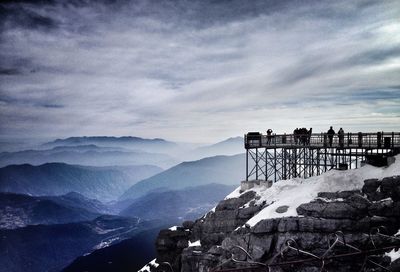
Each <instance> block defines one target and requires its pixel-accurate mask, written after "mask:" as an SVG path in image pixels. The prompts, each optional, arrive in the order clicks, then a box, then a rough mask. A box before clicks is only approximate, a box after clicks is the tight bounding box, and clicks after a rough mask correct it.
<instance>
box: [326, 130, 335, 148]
mask: <svg viewBox="0 0 400 272" xmlns="http://www.w3.org/2000/svg"><path fill="white" fill-rule="evenodd" d="M326 134H328V139H329V147H332V143H333V136H334V135H335V131H334V130H333V127H332V126H331V128H330V129H329V130H328V132H327V133H326Z"/></svg>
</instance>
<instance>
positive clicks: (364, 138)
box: [244, 132, 400, 182]
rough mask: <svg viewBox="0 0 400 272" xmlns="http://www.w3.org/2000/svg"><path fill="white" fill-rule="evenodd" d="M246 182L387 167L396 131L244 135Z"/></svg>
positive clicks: (398, 143) (397, 146) (398, 136)
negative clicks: (364, 167)
mask: <svg viewBox="0 0 400 272" xmlns="http://www.w3.org/2000/svg"><path fill="white" fill-rule="evenodd" d="M244 147H245V149H246V181H249V180H255V181H259V180H261V181H262V180H264V181H273V182H276V181H278V180H281V179H289V178H294V177H301V178H308V177H311V176H315V175H320V174H322V173H324V172H326V171H328V170H330V169H339V170H346V169H352V168H358V167H360V166H362V165H363V164H364V163H370V164H373V165H376V166H383V165H388V164H390V162H391V157H393V156H394V155H397V154H399V153H400V132H375V133H364V132H357V133H350V132H349V133H344V134H341V135H338V134H335V135H332V136H330V135H328V133H313V134H271V135H265V134H261V133H259V132H249V133H247V134H246V135H244Z"/></svg>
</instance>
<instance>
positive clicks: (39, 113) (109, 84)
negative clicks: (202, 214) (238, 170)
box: [0, 0, 400, 142]
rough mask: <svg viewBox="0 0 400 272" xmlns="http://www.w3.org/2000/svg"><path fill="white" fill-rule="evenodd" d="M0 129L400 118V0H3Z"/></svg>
mask: <svg viewBox="0 0 400 272" xmlns="http://www.w3.org/2000/svg"><path fill="white" fill-rule="evenodd" d="M0 18H1V19H0V138H2V139H13V138H24V137H33V138H65V137H69V136H83V135H87V136H90V135H92V136H93V135H110V136H111V135H114V136H122V135H134V136H140V137H146V138H155V137H160V138H165V139H168V140H174V141H185V142H213V141H218V140H222V139H224V138H227V137H232V136H237V135H243V134H244V133H246V132H247V131H262V132H265V131H266V130H267V129H268V128H271V129H273V131H274V132H276V133H283V132H287V133H290V132H292V131H293V129H295V128H296V127H307V128H309V127H312V128H313V132H321V131H326V130H327V129H328V128H329V126H330V125H333V126H334V128H335V129H339V127H343V128H344V130H345V131H346V132H349V131H353V132H358V131H363V132H374V131H378V130H383V131H400V2H399V1H397V0H394V1H390V0H385V1H349V0H343V1H341V0H338V1H306V0H297V1H295V0H293V1H286V0H274V1H272V0H263V1H261V0H248V1H246V0H133V1H128V0H120V1H112V0H101V1H94V0H73V1H56V0H54V1H51V0H47V1H46V0H41V1H15V2H14V1H3V2H2V4H0Z"/></svg>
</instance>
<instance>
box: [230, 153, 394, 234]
mask: <svg viewBox="0 0 400 272" xmlns="http://www.w3.org/2000/svg"><path fill="white" fill-rule="evenodd" d="M394 175H400V155H398V156H396V161H395V163H393V164H392V165H390V166H389V167H386V168H378V167H374V166H371V165H365V166H363V167H361V168H358V169H352V170H347V171H339V170H331V171H328V172H326V173H324V174H322V175H320V176H315V177H310V178H308V179H302V178H293V179H290V180H281V181H279V182H277V183H275V184H273V185H272V186H271V187H270V188H266V187H265V186H254V187H253V188H252V189H250V190H248V191H254V192H255V193H256V194H257V197H256V199H257V200H256V205H262V204H264V205H266V207H265V208H264V209H262V210H261V211H260V212H259V213H258V214H256V215H255V216H253V217H252V218H250V219H249V220H248V221H247V223H246V224H247V225H248V226H250V227H252V226H255V225H256V224H257V223H258V222H259V221H261V220H263V219H268V218H281V217H288V216H298V214H297V211H296V208H297V207H298V206H300V205H301V204H302V203H308V202H310V201H312V200H313V199H315V198H317V197H318V192H337V191H346V190H348V191H352V190H356V189H358V190H359V189H361V188H362V186H363V185H364V180H366V179H371V178H377V179H382V178H384V177H388V176H394ZM246 192H247V191H246ZM240 195H241V193H240V187H239V188H237V189H236V190H235V191H233V192H232V193H231V194H230V195H228V196H227V197H226V199H229V198H234V197H238V196H240ZM282 206H287V207H288V208H287V210H286V212H283V213H282V212H281V211H282V210H281V209H279V208H280V207H282ZM277 210H278V212H277Z"/></svg>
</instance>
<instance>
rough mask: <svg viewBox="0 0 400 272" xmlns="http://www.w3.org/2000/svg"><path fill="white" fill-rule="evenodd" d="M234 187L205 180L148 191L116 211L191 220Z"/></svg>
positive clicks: (149, 216)
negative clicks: (195, 185)
mask: <svg viewBox="0 0 400 272" xmlns="http://www.w3.org/2000/svg"><path fill="white" fill-rule="evenodd" d="M235 187H236V186H234V185H222V184H207V185H201V186H197V187H189V188H185V189H182V190H172V191H165V192H151V193H148V194H146V195H144V196H142V197H139V198H137V199H135V200H134V201H133V202H131V204H130V205H129V206H128V207H127V208H125V209H124V210H122V211H121V212H120V215H122V216H131V217H132V216H134V217H139V218H142V219H145V220H155V219H160V220H163V221H174V222H182V221H185V220H193V219H195V218H196V217H198V216H200V215H202V214H205V213H206V212H208V211H209V210H211V209H212V208H213V207H214V206H215V205H216V204H217V202H218V201H219V200H220V199H221V198H224V197H225V196H226V195H227V194H229V193H230V192H231V191H233V189H234V188H235Z"/></svg>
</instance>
